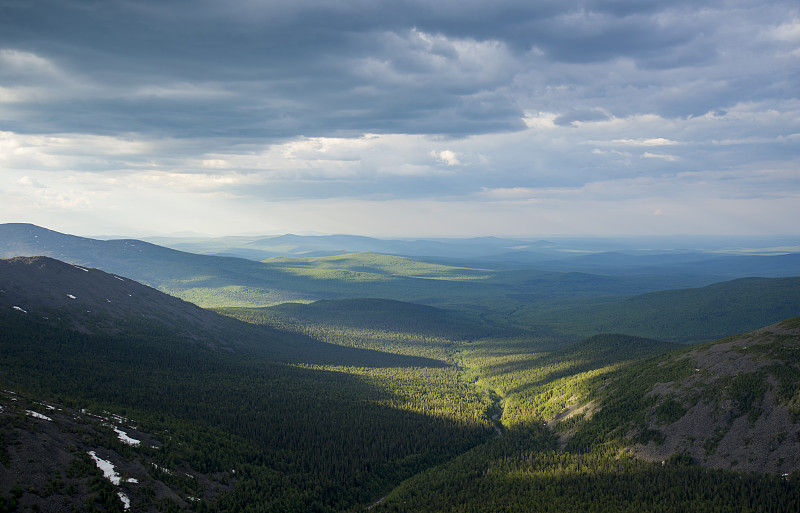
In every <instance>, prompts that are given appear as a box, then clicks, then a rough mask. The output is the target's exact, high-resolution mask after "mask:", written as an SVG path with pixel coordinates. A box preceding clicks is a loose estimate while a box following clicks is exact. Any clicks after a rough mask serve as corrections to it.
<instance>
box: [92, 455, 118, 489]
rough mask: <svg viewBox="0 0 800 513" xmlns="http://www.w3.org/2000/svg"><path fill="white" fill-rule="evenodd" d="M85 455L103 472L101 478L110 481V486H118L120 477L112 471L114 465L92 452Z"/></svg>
mask: <svg viewBox="0 0 800 513" xmlns="http://www.w3.org/2000/svg"><path fill="white" fill-rule="evenodd" d="M87 454H88V455H89V456H91V457H92V459H93V460H94V463H95V465H97V468H99V469H100V470H102V471H103V476H105V478H106V479H108V480H109V481H111V484H114V485H117V486H119V482H120V477H119V474H117V472H116V470H114V464H113V463H111V462H110V461H106V460H104V459H102V458H100V457H99V456H98V455H97V454H95V452H94V451H89V452H88V453H87Z"/></svg>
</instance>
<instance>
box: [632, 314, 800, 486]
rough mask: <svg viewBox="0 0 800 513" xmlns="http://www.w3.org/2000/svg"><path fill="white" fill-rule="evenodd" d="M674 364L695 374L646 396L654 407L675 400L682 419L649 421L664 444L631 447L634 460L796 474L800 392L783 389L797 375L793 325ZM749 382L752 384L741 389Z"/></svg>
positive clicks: (797, 326) (696, 352) (798, 325)
mask: <svg viewBox="0 0 800 513" xmlns="http://www.w3.org/2000/svg"><path fill="white" fill-rule="evenodd" d="M677 358H679V359H686V360H689V361H690V362H691V365H692V366H694V370H695V372H694V375H693V376H691V377H690V378H688V379H683V380H678V381H672V382H666V383H657V384H656V385H655V386H653V388H652V389H651V391H650V392H649V395H652V396H655V397H657V398H658V404H659V405H662V404H664V403H665V402H666V401H675V402H677V403H678V404H679V405H680V406H681V407H682V408H685V409H686V411H685V414H683V415H682V416H680V418H678V419H677V420H674V421H672V422H660V421H659V420H658V418H657V416H656V415H652V416H651V418H650V424H649V427H650V428H651V429H654V430H657V431H658V432H660V433H661V434H662V435H663V436H664V440H663V442H661V443H656V442H650V443H648V444H647V445H642V444H636V445H634V447H633V452H634V453H635V454H636V455H638V456H640V457H642V458H646V459H650V460H664V459H667V458H668V457H669V456H671V455H673V454H676V453H685V454H688V455H690V456H691V457H692V458H693V459H694V461H696V462H698V463H700V464H702V465H705V466H709V467H714V468H726V469H732V470H741V471H758V472H769V473H780V474H788V473H791V472H793V471H797V470H800V391H799V390H797V388H796V387H794V389H793V390H791V391H789V392H788V393H787V390H786V389H785V388H784V390H783V391H781V386H783V387H786V386H787V385H789V384H790V383H792V382H791V377H794V379H796V376H797V373H798V360H800V322H798V320H797V319H794V320H789V321H785V322H783V323H779V324H776V325H773V326H769V327H767V328H763V329H760V330H756V331H753V332H751V333H747V334H743V335H740V336H736V337H731V338H729V339H725V340H722V341H719V342H716V343H711V344H704V345H703V346H700V347H697V348H695V349H693V350H691V351H688V352H684V353H682V354H680V355H679V356H678V357H677ZM778 374H780V375H782V376H783V381H781V376H779V375H778ZM786 375H788V376H790V378H787V377H786ZM747 379H750V380H752V384H750V385H749V387H744V390H742V386H741V384H742V383H744V382H745V381H744V380H747ZM736 380H739V385H737V382H736ZM795 383H796V382H795ZM737 386H738V388H737ZM657 407H658V406H657Z"/></svg>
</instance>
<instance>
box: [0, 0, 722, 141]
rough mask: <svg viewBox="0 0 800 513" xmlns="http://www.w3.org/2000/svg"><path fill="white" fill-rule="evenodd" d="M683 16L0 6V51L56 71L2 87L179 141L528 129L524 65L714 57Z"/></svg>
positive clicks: (26, 121)
mask: <svg viewBox="0 0 800 513" xmlns="http://www.w3.org/2000/svg"><path fill="white" fill-rule="evenodd" d="M686 5H692V4H686ZM710 5H711V4H706V5H705V7H706V8H708V7H709V6H710ZM665 13H666V14H665ZM680 13H681V3H680V2H673V3H669V4H664V3H663V2H627V1H586V2H576V3H572V2H556V1H540V2H530V1H505V2H492V3H487V2H478V1H463V2H455V1H441V2H428V1H424V2H423V1H410V0H407V1H398V2H376V1H365V0H355V1H351V2H341V1H295V2H260V1H254V0H253V1H245V0H239V1H233V2H216V1H214V2H211V1H207V2H202V1H157V2H156V1H135V2H134V1H120V0H105V1H88V0H86V1H84V0H33V1H25V2H20V1H17V2H5V3H4V7H2V15H0V32H2V35H0V48H4V49H7V50H13V51H18V52H26V53H28V54H31V55H35V56H37V57H38V58H42V59H47V60H48V62H50V63H52V65H53V66H55V67H57V73H54V74H51V76H46V77H41V76H38V77H37V76H34V75H32V74H31V73H25V72H18V73H12V74H4V75H3V76H2V80H3V85H4V86H6V87H10V86H25V85H28V86H33V85H36V86H37V87H41V88H47V87H50V88H51V89H52V90H51V91H50V94H49V95H44V96H40V97H37V98H36V99H35V100H36V101H35V102H34V101H31V102H27V104H26V105H23V106H21V107H20V106H17V107H15V108H19V109H23V110H24V111H25V113H26V115H25V116H24V117H23V116H20V115H15V113H14V112H11V113H10V114H9V113H7V114H5V116H4V117H5V119H3V121H4V122H5V123H7V124H9V126H11V127H13V128H14V129H16V130H19V131H47V130H48V127H49V130H50V131H72V130H79V131H91V132H102V131H108V132H113V133H125V132H141V133H148V132H153V133H161V134H174V135H178V136H190V135H191V136H198V135H206V136H217V135H228V136H240V137H253V136H260V137H292V136H295V135H299V134H302V135H321V134H329V133H332V132H335V133H342V134H347V133H351V132H352V133H354V134H360V133H365V132H380V133H437V134H449V135H465V134H471V133H475V134H477V133H490V132H498V131H509V130H518V129H520V128H522V126H523V125H522V124H521V119H522V117H523V111H524V110H525V109H526V108H527V104H526V102H524V101H522V100H521V97H520V94H519V91H515V90H514V87H515V84H514V80H515V76H517V75H518V74H519V73H525V72H532V73H536V72H537V71H536V70H537V69H539V68H541V70H542V71H541V72H542V73H546V72H547V71H546V68H547V66H551V65H554V64H558V63H566V64H570V63H574V64H586V63H604V62H608V61H612V60H614V59H616V58H623V57H624V58H628V59H633V60H634V61H635V62H636V63H637V66H639V67H642V68H647V67H648V66H649V67H653V68H659V69H663V68H672V67H681V66H692V65H695V64H697V63H702V62H706V61H708V60H709V59H713V58H714V55H715V52H716V48H715V46H714V44H713V43H704V44H702V45H697V46H695V45H693V42H695V41H696V40H697V38H698V37H699V36H698V34H699V32H698V30H697V27H696V26H695V22H694V21H693V20H692V19H691V17H689V16H687V17H681V16H680ZM560 80H563V77H562V78H561V79H560ZM567 80H568V83H570V82H573V81H574V82H577V83H580V82H581V81H591V80H593V77H592V76H591V75H581V76H575V77H571V78H569V79H567ZM623 80H624V78H623ZM667 103H669V102H667ZM658 107H659V105H654V106H653V108H654V110H657V109H658ZM576 108H577V109H579V110H580V109H583V110H584V111H587V112H588V111H590V110H591V109H593V108H594V106H576ZM689 111H690V112H691V113H696V112H697V109H696V108H691V109H689ZM565 116H569V114H565ZM564 119H566V118H564Z"/></svg>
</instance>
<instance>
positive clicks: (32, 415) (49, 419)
mask: <svg viewBox="0 0 800 513" xmlns="http://www.w3.org/2000/svg"><path fill="white" fill-rule="evenodd" d="M25 412H26V413H27V414H28V415H30V416H31V417H33V418H35V419H42V420H47V421H50V422H53V419H51V418H50V417H48V416H47V415H42V414H41V413H39V412H35V411H33V410H25Z"/></svg>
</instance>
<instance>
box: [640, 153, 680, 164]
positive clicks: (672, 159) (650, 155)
mask: <svg viewBox="0 0 800 513" xmlns="http://www.w3.org/2000/svg"><path fill="white" fill-rule="evenodd" d="M642 158H645V159H659V160H666V161H667V162H676V161H678V160H680V157H676V156H675V155H665V154H663V153H650V152H649V151H646V152H644V153H643V154H642Z"/></svg>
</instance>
